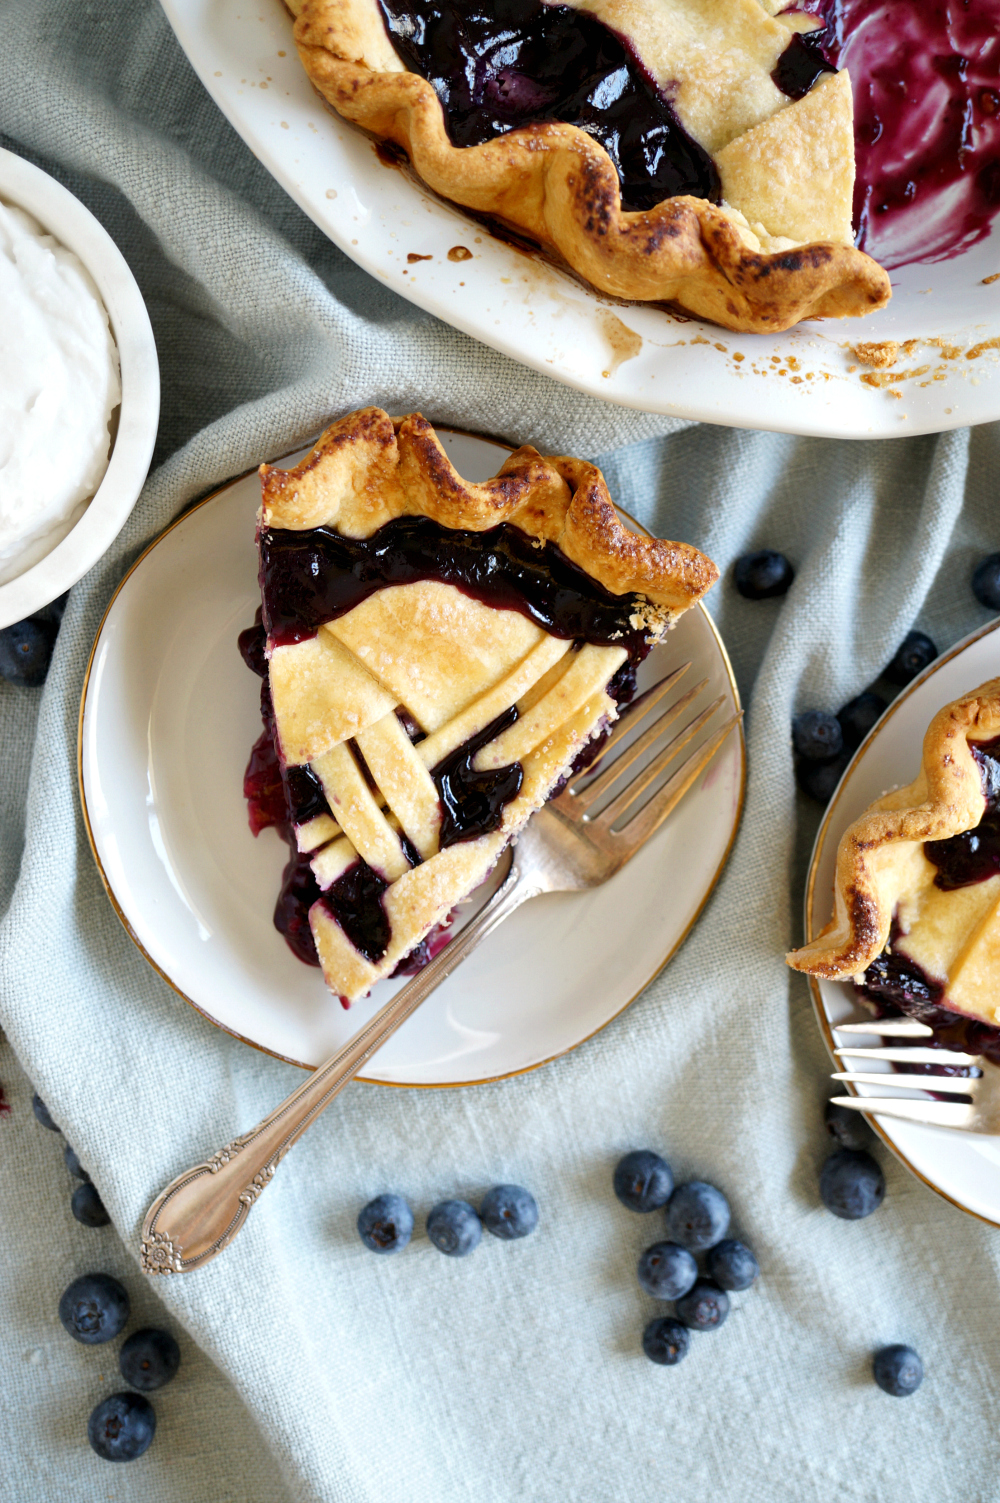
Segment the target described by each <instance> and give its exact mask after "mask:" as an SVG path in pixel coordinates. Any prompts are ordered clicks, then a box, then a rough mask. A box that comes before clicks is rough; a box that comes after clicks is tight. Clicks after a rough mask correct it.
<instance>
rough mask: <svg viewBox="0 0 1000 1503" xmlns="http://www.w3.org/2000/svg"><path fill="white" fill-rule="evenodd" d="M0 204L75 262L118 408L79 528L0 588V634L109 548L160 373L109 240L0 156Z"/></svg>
mask: <svg viewBox="0 0 1000 1503" xmlns="http://www.w3.org/2000/svg"><path fill="white" fill-rule="evenodd" d="M0 199H2V200H3V201H4V202H5V203H8V204H12V205H14V206H16V207H18V208H21V209H24V210H26V211H27V213H29V214H31V215H32V217H33V218H34V219H36V220H37V221H38V223H39V224H40V225H41V226H42V228H43V229H45V230H46V231H47V232H48V233H49V234H51V235H53V236H54V237H55V238H56V239H57V240H58V241H59V242H60V243H61V244H62V245H64V246H66V247H67V249H69V250H71V251H73V252H74V254H75V255H76V256H78V257H79V259H80V261H82V263H83V265H84V266H85V267H86V269H87V271H88V272H89V273H90V275H91V277H92V278H93V280H94V283H95V285H96V287H97V290H98V292H99V293H100V296H101V300H102V302H103V303H104V307H105V309H106V310H107V314H108V319H109V322H110V325H111V332H112V335H113V336H114V340H115V344H116V345H117V347H118V357H119V362H120V367H121V388H122V397H121V405H120V407H119V408H118V422H117V427H116V430H115V433H114V438H113V443H112V448H111V457H110V460H109V462H108V467H107V470H106V471H105V473H104V477H103V479H102V481H101V483H100V485H99V487H98V489H97V491H96V492H95V494H94V496H93V499H92V500H91V501H90V502H89V504H88V506H87V508H86V510H85V511H84V513H83V515H82V517H81V518H80V520H79V521H78V522H77V523H76V525H75V526H74V527H73V528H72V530H71V531H70V532H69V533H68V534H67V535H66V537H64V538H63V539H62V541H61V542H60V543H57V544H56V546H55V548H53V549H52V551H51V552H50V553H47V554H46V555H45V557H44V558H41V559H39V561H38V562H37V563H36V564H33V565H32V566H31V567H30V568H28V569H26V570H25V571H24V573H23V574H19V575H18V576H17V577H16V578H14V579H12V580H10V581H9V582H8V583H7V584H4V585H0V628H2V627H5V626H10V625H11V624H12V623H13V622H15V621H21V620H23V619H24V618H25V617H26V616H30V615H32V614H33V612H35V611H38V610H40V609H41V608H42V607H43V606H45V605H48V604H49V602H50V601H52V600H55V599H56V598H57V597H58V596H59V595H62V594H64V593H65V591H66V590H68V589H70V587H71V586H72V585H74V584H76V582H77V580H78V579H81V578H82V577H83V575H84V574H86V572H87V570H88V569H90V568H92V567H93V565H94V564H96V563H97V561H98V559H99V558H100V557H101V556H102V554H104V553H105V552H106V550H107V549H108V548H109V547H110V546H111V544H112V542H113V541H114V539H115V538H116V537H117V535H118V533H119V532H120V530H121V528H122V526H123V524H124V522H125V520H126V518H127V517H128V515H129V513H130V511H131V510H132V508H133V506H134V505H135V502H136V499H137V497H138V495H139V492H140V490H141V489H142V486H143V482H144V481H145V479H146V473H147V471H148V469H149V461H150V457H151V455H152V452H153V444H154V441H155V439H156V425H157V421H158V418H159V412H160V371H159V364H158V362H157V358H156V344H155V342H154V339H153V330H152V328H151V326H150V322H149V314H148V313H147V311H146V305H145V303H144V302H143V299H142V294H141V293H140V291H139V288H138V286H137V285H136V281H135V278H134V277H133V275H132V273H131V271H130V270H129V267H128V263H127V262H126V261H125V258H124V256H123V255H122V253H121V251H120V250H119V249H118V247H117V246H116V245H115V243H114V241H113V240H112V239H111V236H110V235H109V234H108V232H107V231H106V230H105V229H104V228H103V226H102V225H100V224H99V223H98V221H97V220H96V219H95V218H94V216H93V214H91V212H90V210H89V209H86V208H85V207H84V205H83V204H82V203H81V202H80V200H79V199H78V198H75V197H74V195H73V194H72V193H70V192H69V190H68V189H67V188H64V187H63V186H62V184H61V183H57V182H56V180H55V178H53V177H50V176H49V175H48V173H46V172H42V171H41V169H40V168H38V167H35V166H33V165H32V164H31V163H30V162H26V161H24V160H23V158H21V157H19V156H16V155H15V153H14V152H12V151H6V150H4V149H3V148H0Z"/></svg>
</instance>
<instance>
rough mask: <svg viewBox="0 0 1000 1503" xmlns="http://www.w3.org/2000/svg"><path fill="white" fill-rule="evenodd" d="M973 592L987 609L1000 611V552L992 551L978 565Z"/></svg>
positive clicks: (973, 581) (973, 577) (973, 582)
mask: <svg viewBox="0 0 1000 1503" xmlns="http://www.w3.org/2000/svg"><path fill="white" fill-rule="evenodd" d="M972 593H973V595H975V597H976V599H977V600H978V601H979V604H980V605H985V606H986V608H987V610H990V611H1000V553H991V554H989V555H988V557H986V558H984V559H983V561H982V563H981V564H977V565H976V571H975V573H974V574H973V576H972Z"/></svg>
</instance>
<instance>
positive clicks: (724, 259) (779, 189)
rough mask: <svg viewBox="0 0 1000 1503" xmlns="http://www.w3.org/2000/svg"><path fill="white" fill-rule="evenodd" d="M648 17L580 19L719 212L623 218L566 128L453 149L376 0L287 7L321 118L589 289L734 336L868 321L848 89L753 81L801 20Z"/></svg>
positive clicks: (874, 293)
mask: <svg viewBox="0 0 1000 1503" xmlns="http://www.w3.org/2000/svg"><path fill="white" fill-rule="evenodd" d="M571 3H575V4H577V5H580V6H581V8H583V0H571ZM665 3H666V9H667V14H666V16H665V18H664V16H663V15H661V12H663V10H664V3H661V4H659V5H657V6H655V7H651V4H650V0H588V3H586V7H585V8H586V9H588V10H591V11H593V12H594V13H595V14H597V15H598V16H599V17H600V18H601V19H603V20H605V21H606V23H607V24H608V25H611V26H613V27H615V28H616V29H617V30H619V31H624V32H627V33H628V34H629V35H630V36H631V37H632V38H633V40H634V42H635V45H636V46H637V48H638V50H639V52H640V55H641V56H642V58H643V62H644V63H645V64H646V65H647V66H648V67H649V69H650V72H651V73H652V74H653V76H654V77H657V78H658V79H659V81H660V82H661V84H663V86H665V87H667V88H668V89H669V91H670V93H671V97H672V99H673V102H674V103H675V105H676V108H677V112H678V114H679V116H680V118H681V123H682V124H683V125H685V126H686V127H687V128H688V129H689V130H690V131H691V133H692V135H693V136H694V137H695V139H696V140H697V141H699V143H700V144H702V145H703V146H704V147H705V148H706V149H707V150H709V151H710V152H711V153H712V155H713V158H714V161H715V164H716V167H717V169H718V171H719V174H720V179H721V183H722V190H723V195H724V198H723V204H722V206H721V207H716V206H715V205H713V204H711V203H709V202H708V201H707V200H705V199H701V198H695V197H691V196H688V195H684V196H678V197H674V198H667V199H665V200H664V201H663V202H662V203H660V204H658V205H657V206H656V207H655V208H654V209H652V210H649V211H646V212H637V213H632V212H628V211H625V210H623V209H622V206H621V193H620V187H619V180H618V175H617V172H616V170H615V167H614V164H613V163H612V161H611V158H610V157H609V156H608V154H607V152H606V151H605V150H604V148H603V146H601V145H600V144H599V142H598V141H596V140H595V139H594V138H593V137H592V136H590V135H588V134H587V132H586V131H584V130H581V129H580V128H578V127H577V126H574V125H568V124H564V123H560V122H542V123H533V124H529V125H525V126H520V127H518V128H516V129H513V130H510V131H508V132H507V133H506V134H503V135H501V136H498V137H496V138H494V139H492V140H488V141H485V142H483V143H482V144H480V145H475V146H466V147H456V146H454V145H453V144H452V142H451V140H450V138H449V135H448V131H447V128H446V123H445V116H444V111H443V108H442V105H441V102H440V100H439V99H438V96H437V94H436V93H435V90H434V88H433V86H432V85H431V84H430V83H429V82H428V81H427V80H425V79H423V78H421V77H419V76H418V75H417V74H415V73H411V72H409V71H407V70H406V68H405V67H404V65H403V63H402V61H401V60H400V58H399V57H398V55H397V54H396V52H395V50H394V49H393V47H392V44H391V42H390V40H389V37H388V35H387V33H386V30H385V27H384V25H383V22H382V17H381V14H380V12H379V9H378V6H377V3H376V0H288V4H289V8H290V10H291V11H292V13H293V14H294V15H295V16H296V18H297V19H296V22H295V30H294V35H295V42H296V45H297V47H298V51H299V56H300V58H301V60H302V63H303V66H304V67H305V70H306V72H307V74H308V75H309V78H310V79H311V81H312V83H313V85H314V86H315V87H316V89H317V90H318V91H319V93H320V94H321V95H322V97H323V98H324V99H325V100H326V101H327V103H328V104H330V105H331V106H332V107H333V108H334V110H336V111H337V112H338V113H339V114H341V115H343V116H344V117H345V118H346V119H348V120H351V121H353V122H354V123H355V124H357V125H360V126H362V127H363V128H364V129H365V130H368V131H370V132H371V133H372V134H373V135H375V136H377V137H378V138H379V139H381V140H389V141H393V142H395V143H396V144H397V145H398V146H401V147H403V149H404V150H405V151H406V152H407V153H408V155H409V157H410V160H411V162H412V164H413V166H414V168H415V170H416V172H417V173H418V175H419V176H420V177H421V178H422V179H423V181H424V182H425V183H427V184H428V185H429V186H430V187H431V188H433V189H434V190H435V191H436V192H438V193H440V194H441V195H442V196H443V197H445V198H448V199H451V200H453V201H454V202H455V203H458V204H462V205H464V206H465V207H467V208H470V209H473V210H475V211H476V212H478V213H481V214H486V215H489V216H491V217H493V218H495V219H498V220H501V221H503V222H504V223H505V224H507V225H510V226H512V227H513V228H514V229H516V230H518V231H519V232H521V233H522V234H525V235H527V236H529V237H530V238H531V239H532V240H534V241H536V242H538V243H539V244H540V245H542V246H544V247H546V248H548V249H549V250H551V251H554V252H555V253H556V254H557V255H558V256H559V257H560V258H561V259H562V260H564V261H565V262H566V263H567V264H568V265H569V266H570V267H571V268H572V269H573V270H574V271H575V272H577V273H578V274H579V275H580V276H582V277H584V278H585V279H586V280H587V281H588V282H590V283H591V284H592V285H593V286H594V287H596V288H597V289H598V290H599V291H601V292H605V293H609V294H612V295H613V296H615V297H620V298H626V299H635V300H639V301H654V302H665V303H670V304H672V305H674V306H676V307H678V308H681V309H683V310H685V311H686V312H688V313H691V314H695V315H697V316H698V317H702V318H706V319H710V320H712V321H713V322H715V323H718V324H721V325H723V326H724V327H726V328H729V329H734V330H741V331H747V332H752V333H763V332H774V331H779V330H782V329H787V328H790V327H791V326H792V325H793V324H796V323H798V322H799V321H800V320H802V319H804V318H816V317H835V318H841V317H848V316H860V315H863V314H866V313H870V312H872V311H873V310H875V309H877V308H880V307H882V306H884V305H885V303H886V302H888V300H889V297H890V286H889V278H888V276H887V274H886V273H885V272H884V271H883V270H882V268H881V267H880V266H878V265H877V264H876V263H875V262H874V261H872V260H871V258H870V257H868V256H866V255H865V254H864V253H863V252H861V251H859V250H857V249H855V247H854V245H853V237H852V230H851V200H852V192H853V184H854V138H853V103H852V96H851V88H850V80H849V78H848V75H847V73H846V72H842V73H829V74H826V75H824V76H823V77H822V78H821V79H820V80H819V81H818V82H817V83H816V84H814V85H813V87H812V88H811V89H810V90H809V92H808V93H807V94H806V95H805V96H804V97H803V98H801V99H799V100H794V101H793V100H788V99H787V98H786V97H785V96H784V95H782V94H781V93H780V91H779V90H778V89H777V87H776V85H775V84H774V83H773V82H772V80H771V77H770V73H771V71H772V70H773V68H774V66H775V64H776V61H777V58H778V57H779V55H780V53H781V50H782V48H783V47H784V46H786V45H787V43H788V41H789V40H790V38H791V37H792V35H793V33H794V32H795V31H797V30H801V29H803V28H807V27H808V26H809V25H811V24H812V23H811V21H810V20H809V19H808V18H805V17H800V16H799V14H798V12H790V13H789V15H788V16H787V17H784V16H782V15H781V11H782V10H783V8H784V7H783V4H782V3H780V0H777V3H776V0H767V3H761V0H724V3H718V4H709V3H706V0H665ZM671 26H673V28H674V32H675V33H676V38H673V37H672V36H671ZM665 36H666V38H667V40H666V42H665V41H664V37H665ZM713 47H715V48H716V52H715V53H713ZM734 59H735V61H734ZM660 75H662V77H660ZM678 78H679V79H680V82H679V84H678V83H676V80H677V79H678Z"/></svg>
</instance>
